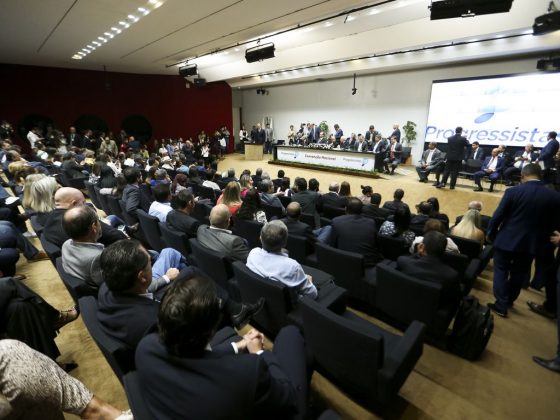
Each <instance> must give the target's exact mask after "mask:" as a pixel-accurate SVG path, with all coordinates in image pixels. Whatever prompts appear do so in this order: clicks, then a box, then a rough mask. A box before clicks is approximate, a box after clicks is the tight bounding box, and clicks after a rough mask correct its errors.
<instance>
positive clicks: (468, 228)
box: [450, 209, 485, 248]
mask: <svg viewBox="0 0 560 420" xmlns="http://www.w3.org/2000/svg"><path fill="white" fill-rule="evenodd" d="M450 233H451V234H452V235H454V236H459V237H461V238H465V239H471V240H473V241H478V242H480V247H481V248H482V247H483V246H484V240H485V237H484V232H483V231H482V229H480V213H479V212H478V211H477V210H472V209H471V210H468V211H467V212H466V213H465V214H464V216H463V218H462V219H461V221H460V222H459V223H458V224H456V225H455V226H453V227H452V228H451V232H450Z"/></svg>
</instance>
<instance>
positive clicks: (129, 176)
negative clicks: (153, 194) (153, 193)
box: [122, 167, 151, 220]
mask: <svg viewBox="0 0 560 420" xmlns="http://www.w3.org/2000/svg"><path fill="white" fill-rule="evenodd" d="M123 176H124V178H125V179H126V182H127V186H126V187H124V190H123V195H122V200H123V201H124V204H125V210H126V212H127V213H128V215H129V216H130V217H131V218H132V219H133V220H138V216H137V215H136V210H138V209H142V210H144V211H145V212H146V213H148V211H149V210H150V204H151V203H150V201H149V200H148V198H147V197H146V195H145V194H144V193H143V192H142V191H141V189H140V184H141V183H142V173H141V172H140V170H139V169H138V168H131V167H127V168H125V169H124V170H123Z"/></svg>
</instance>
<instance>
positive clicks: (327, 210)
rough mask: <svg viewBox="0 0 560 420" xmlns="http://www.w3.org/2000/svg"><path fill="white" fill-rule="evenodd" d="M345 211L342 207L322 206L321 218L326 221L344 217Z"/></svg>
mask: <svg viewBox="0 0 560 420" xmlns="http://www.w3.org/2000/svg"><path fill="white" fill-rule="evenodd" d="M345 214H346V210H345V209H344V208H342V207H333V206H323V216H324V217H326V218H327V219H334V218H335V217H338V216H344V215H345Z"/></svg>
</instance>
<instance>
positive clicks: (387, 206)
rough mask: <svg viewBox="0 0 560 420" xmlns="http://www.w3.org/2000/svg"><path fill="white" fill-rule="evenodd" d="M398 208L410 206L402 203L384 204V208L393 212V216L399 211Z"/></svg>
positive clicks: (388, 202) (390, 202)
mask: <svg viewBox="0 0 560 420" xmlns="http://www.w3.org/2000/svg"><path fill="white" fill-rule="evenodd" d="M398 206H406V207H408V204H406V203H403V202H402V201H395V200H393V201H385V203H384V204H383V208H384V209H387V210H389V211H390V212H391V214H394V213H395V211H396V210H397V207H398Z"/></svg>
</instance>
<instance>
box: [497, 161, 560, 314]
mask: <svg viewBox="0 0 560 420" xmlns="http://www.w3.org/2000/svg"><path fill="white" fill-rule="evenodd" d="M541 176H542V173H541V168H540V167H539V165H537V164H534V163H533V164H529V165H527V166H525V167H524V168H523V170H522V171H521V184H520V185H519V186H517V187H513V188H509V189H507V190H506V192H505V193H504V196H503V198H502V201H501V202H500V204H499V206H498V208H497V209H496V211H495V212H494V215H493V216H492V219H491V220H490V225H489V226H488V232H487V235H488V239H489V240H493V242H494V296H495V298H496V302H495V303H489V304H488V307H489V308H490V309H492V311H494V312H495V313H496V314H497V315H499V316H502V317H505V316H507V311H508V307H510V306H511V305H513V302H515V300H516V299H517V297H518V296H519V293H520V291H521V286H522V285H523V284H525V283H527V282H528V278H529V276H530V274H531V263H532V261H533V259H534V258H535V257H537V261H536V264H537V265H538V266H539V265H540V266H541V267H550V266H551V263H553V261H554V248H553V246H552V245H551V244H550V241H549V237H550V235H551V234H552V233H553V232H554V231H555V230H556V229H557V228H558V226H560V212H559V211H558V209H560V195H559V194H558V193H557V192H556V191H552V190H550V189H548V188H546V187H545V186H544V184H543V183H542V182H541ZM549 278H550V276H548V277H547V281H548V280H549ZM553 280H555V279H553ZM548 283H551V282H550V281H548ZM545 286H548V287H547V288H548V289H551V290H553V289H554V285H553V284H548V285H545ZM551 294H553V292H551V293H548V295H551Z"/></svg>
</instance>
